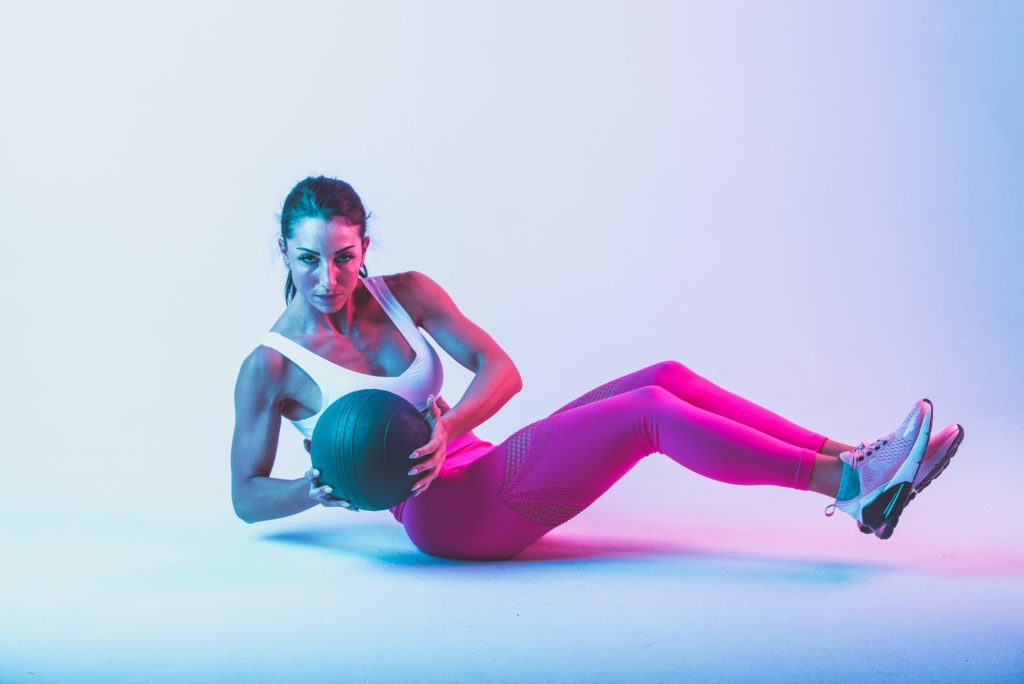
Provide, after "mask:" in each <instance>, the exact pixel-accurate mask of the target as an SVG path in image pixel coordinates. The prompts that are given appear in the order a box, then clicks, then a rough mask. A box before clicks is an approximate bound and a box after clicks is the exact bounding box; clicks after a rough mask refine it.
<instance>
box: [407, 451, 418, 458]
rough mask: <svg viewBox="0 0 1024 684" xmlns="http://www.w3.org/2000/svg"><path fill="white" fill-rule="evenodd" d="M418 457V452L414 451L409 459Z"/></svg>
mask: <svg viewBox="0 0 1024 684" xmlns="http://www.w3.org/2000/svg"><path fill="white" fill-rule="evenodd" d="M416 455H417V454H416V452H415V451H414V452H412V453H411V454H409V458H416Z"/></svg>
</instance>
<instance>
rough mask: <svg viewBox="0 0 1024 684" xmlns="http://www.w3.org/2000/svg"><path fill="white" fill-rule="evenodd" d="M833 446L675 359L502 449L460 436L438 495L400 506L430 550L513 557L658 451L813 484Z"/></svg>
mask: <svg viewBox="0 0 1024 684" xmlns="http://www.w3.org/2000/svg"><path fill="white" fill-rule="evenodd" d="M825 441H826V438H825V436H824V435H819V434H818V433H816V432H811V431H810V430H806V429H804V428H802V427H800V426H799V425H795V424H794V423H791V422H789V421H787V420H786V419H784V418H782V417H781V416H778V415H776V414H774V413H772V412H771V411H768V410H767V409H764V408H762V407H760V406H758V405H757V404H754V403H752V402H750V401H747V400H746V399H743V398H742V397H739V396H736V395H735V394H732V393H730V392H728V391H726V390H724V389H722V388H720V387H718V386H716V385H714V384H713V383H711V382H709V381H708V380H706V379H704V378H702V377H701V376H699V375H697V374H696V373H694V372H693V371H691V370H689V369H688V368H686V367H685V366H683V365H682V364H680V363H678V362H675V361H665V362H663V363H658V364H655V365H653V366H649V367H647V368H644V369H642V370H639V371H636V372H635V373H630V374H629V375H625V376H623V377H621V378H617V379H615V380H612V381H611V382H608V383H606V384H604V385H601V386H600V387H597V388H596V389H593V390H591V391H590V392H587V393H586V394H584V395H583V396H581V397H579V398H577V399H575V400H574V401H572V402H570V403H569V404H566V405H565V406H563V407H562V408H560V409H558V410H557V411H555V412H554V413H552V414H551V415H550V416H548V417H547V418H543V419H541V420H538V421H536V422H534V423H531V424H530V425H527V426H526V427H524V428H522V429H520V430H518V431H517V432H515V433H514V434H512V435H511V436H510V437H509V438H508V439H506V440H505V441H503V442H502V443H501V444H499V445H497V446H495V445H494V444H492V443H491V442H487V441H485V440H481V439H480V438H479V437H477V436H476V435H475V434H473V433H472V432H470V433H467V434H466V435H460V436H459V437H456V438H455V439H453V440H451V441H450V442H449V446H448V450H447V456H446V460H445V462H444V463H443V464H442V467H441V472H440V474H439V475H438V476H437V478H435V479H434V481H433V482H431V484H430V486H429V487H428V488H427V491H425V492H424V493H423V494H421V495H419V496H413V497H410V498H409V499H407V500H406V501H405V502H403V504H401V505H400V506H399V507H397V509H392V512H393V513H394V514H395V517H396V518H397V519H398V520H400V521H401V522H402V524H403V525H404V526H405V530H406V533H407V534H408V535H409V539H410V540H411V541H412V542H413V544H415V545H416V547H417V548H419V549H420V550H421V551H423V552H424V553H427V554H430V555H433V556H441V557H445V558H459V559H473V560H500V559H508V558H511V557H513V556H515V555H516V554H517V553H519V552H520V551H522V550H523V549H525V548H526V547H527V546H529V545H530V544H532V543H533V542H535V541H537V540H538V539H540V538H541V537H542V536H544V535H545V534H547V533H548V532H550V531H551V530H553V529H554V528H555V527H557V526H559V525H561V524H562V523H564V522H565V521H567V520H569V519H570V518H573V517H574V516H576V515H578V514H579V513H580V512H581V511H583V509H585V508H587V507H588V506H589V505H590V504H591V503H593V502H594V501H595V500H596V499H597V498H598V497H599V496H601V494H603V493H604V492H606V491H607V490H608V489H609V488H610V487H611V486H612V485H613V484H615V482H617V481H618V480H619V478H621V477H622V476H623V475H625V474H626V473H627V472H629V470H630V469H632V468H633V466H635V465H636V464H637V463H638V462H639V461H640V459H641V458H643V457H644V456H647V455H648V454H651V453H656V452H657V453H662V454H665V455H667V456H668V457H669V458H671V459H672V460H674V461H676V462H677V463H679V464H680V465H683V466H685V467H687V468H689V469H690V470H693V471H695V472H697V473H700V474H701V475H704V476H706V477H710V478H713V479H715V480H719V481H721V482H729V483H732V484H742V485H755V484H760V485H765V484H767V485H776V486H779V487H790V488H793V489H802V490H806V489H807V488H808V484H809V482H810V477H811V468H812V466H813V464H814V455H815V454H816V453H817V452H818V451H819V449H820V448H821V447H822V446H823V445H824V443H825Z"/></svg>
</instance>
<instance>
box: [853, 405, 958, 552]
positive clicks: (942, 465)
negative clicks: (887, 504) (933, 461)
mask: <svg viewBox="0 0 1024 684" xmlns="http://www.w3.org/2000/svg"><path fill="white" fill-rule="evenodd" d="M957 427H958V428H959V430H958V432H957V435H956V437H955V438H953V443H952V444H951V445H950V446H949V449H947V450H946V454H945V456H943V457H942V460H941V461H939V463H938V464H937V465H936V466H935V467H934V468H932V470H931V472H930V473H928V476H927V477H925V478H924V479H923V480H921V482H920V483H918V486H917V487H915V488H914V489H912V490H911V492H910V496H908V497H907V502H906V503H905V504H903V507H904V508H906V507H907V506H908V505H909V504H910V502H911V501H913V500H914V497H915V496H917V494H918V492H920V491H921V490H922V489H924V488H925V487H927V486H928V485H930V484H931V483H932V480H934V479H935V478H937V477H938V476H939V475H941V474H942V471H943V470H945V469H946V466H948V465H949V461H950V459H952V458H953V456H954V455H955V454H956V450H957V449H959V448H960V442H962V441H964V427H963V425H960V424H957ZM897 522H899V518H897V519H896V520H894V521H893V522H892V526H891V527H889V528H887V529H886V530H881V532H880V534H885V533H886V532H888V533H889V536H888V537H881V538H883V539H888V538H889V537H891V536H892V532H893V530H895V529H896V523H897ZM860 531H861V532H865V533H866V534H872V533H873V532H874V530H872V529H871V528H870V527H869V528H864V527H861V529H860Z"/></svg>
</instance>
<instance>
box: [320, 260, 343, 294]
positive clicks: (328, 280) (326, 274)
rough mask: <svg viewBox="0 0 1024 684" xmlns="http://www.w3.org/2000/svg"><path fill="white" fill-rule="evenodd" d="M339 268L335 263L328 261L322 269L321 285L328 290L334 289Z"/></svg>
mask: <svg viewBox="0 0 1024 684" xmlns="http://www.w3.org/2000/svg"><path fill="white" fill-rule="evenodd" d="M338 270H339V269H338V268H337V267H335V266H334V264H331V263H328V264H327V265H326V266H324V267H323V269H321V271H320V287H322V288H324V289H326V290H333V289H334V283H336V282H337V275H338Z"/></svg>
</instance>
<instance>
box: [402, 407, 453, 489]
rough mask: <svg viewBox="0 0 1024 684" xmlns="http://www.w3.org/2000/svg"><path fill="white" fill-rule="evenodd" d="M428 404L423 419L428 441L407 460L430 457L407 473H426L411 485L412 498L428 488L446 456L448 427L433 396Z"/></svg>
mask: <svg viewBox="0 0 1024 684" xmlns="http://www.w3.org/2000/svg"><path fill="white" fill-rule="evenodd" d="M428 402H429V403H428V404H427V410H426V415H425V416H424V417H425V418H426V419H427V423H428V424H429V425H430V429H431V435H430V441H429V442H427V443H426V444H424V445H423V446H421V447H418V448H417V449H416V451H414V452H412V455H411V456H410V457H409V459H410V460H412V459H416V458H420V457H421V456H423V455H425V454H432V455H431V457H430V458H429V459H427V460H426V461H423V462H422V463H420V464H418V465H416V466H413V468H412V469H411V470H410V471H409V474H410V475H416V474H417V473H424V472H425V473H426V474H425V475H423V477H421V478H419V479H418V480H416V484H414V485H413V488H412V493H413V495H414V496H419V495H420V494H422V493H423V492H424V491H425V490H426V488H427V487H429V486H430V483H431V482H433V480H434V478H435V477H437V474H438V473H439V472H440V471H441V464H442V463H444V459H445V456H447V455H448V451H447V450H448V425H447V424H446V423H445V422H444V421H443V420H441V408H440V407H439V406H438V405H437V401H436V400H435V398H434V395H433V394H431V395H430V399H429V400H428Z"/></svg>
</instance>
